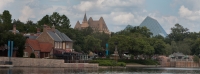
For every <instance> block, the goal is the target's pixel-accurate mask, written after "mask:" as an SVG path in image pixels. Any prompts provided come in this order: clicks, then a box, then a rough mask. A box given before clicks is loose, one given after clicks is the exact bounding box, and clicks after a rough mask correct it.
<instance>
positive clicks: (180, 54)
mask: <svg viewBox="0 0 200 74" xmlns="http://www.w3.org/2000/svg"><path fill="white" fill-rule="evenodd" d="M170 56H171V57H179V56H182V57H183V56H185V55H184V54H183V53H179V52H178V53H173V54H171V55H170Z"/></svg>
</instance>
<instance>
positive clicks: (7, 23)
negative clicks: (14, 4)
mask: <svg viewBox="0 0 200 74" xmlns="http://www.w3.org/2000/svg"><path fill="white" fill-rule="evenodd" d="M11 18H12V15H11V14H10V12H9V11H8V10H4V12H3V14H2V15H1V19H2V22H3V25H4V30H6V31H8V30H10V29H12V25H11V22H12V19H11Z"/></svg>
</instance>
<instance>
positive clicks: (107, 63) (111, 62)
mask: <svg viewBox="0 0 200 74" xmlns="http://www.w3.org/2000/svg"><path fill="white" fill-rule="evenodd" d="M89 63H99V66H126V63H124V62H117V64H116V61H115V60H92V61H90V62H89Z"/></svg>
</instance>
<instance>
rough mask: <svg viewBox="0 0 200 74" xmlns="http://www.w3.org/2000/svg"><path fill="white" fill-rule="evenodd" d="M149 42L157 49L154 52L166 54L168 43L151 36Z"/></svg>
mask: <svg viewBox="0 0 200 74" xmlns="http://www.w3.org/2000/svg"><path fill="white" fill-rule="evenodd" d="M149 43H150V45H151V46H153V48H154V50H155V53H154V54H159V55H163V54H165V47H166V44H165V42H164V41H163V40H162V39H157V38H151V39H149Z"/></svg>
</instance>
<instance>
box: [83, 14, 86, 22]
mask: <svg viewBox="0 0 200 74" xmlns="http://www.w3.org/2000/svg"><path fill="white" fill-rule="evenodd" d="M83 21H87V16H86V13H85V15H84V18H83Z"/></svg>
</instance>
